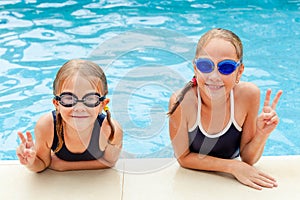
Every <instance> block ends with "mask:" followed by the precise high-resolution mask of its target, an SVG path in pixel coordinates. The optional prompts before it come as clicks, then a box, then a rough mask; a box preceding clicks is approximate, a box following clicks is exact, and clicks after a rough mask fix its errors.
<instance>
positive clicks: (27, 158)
mask: <svg viewBox="0 0 300 200" xmlns="http://www.w3.org/2000/svg"><path fill="white" fill-rule="evenodd" d="M18 136H19V138H20V139H21V144H20V146H18V148H17V156H18V158H19V160H20V163H21V164H23V165H31V164H32V163H33V162H34V160H35V157H36V151H35V149H34V143H33V139H32V135H31V133H30V132H29V131H27V132H26V136H27V138H26V137H25V136H24V135H23V134H22V133H21V132H18Z"/></svg>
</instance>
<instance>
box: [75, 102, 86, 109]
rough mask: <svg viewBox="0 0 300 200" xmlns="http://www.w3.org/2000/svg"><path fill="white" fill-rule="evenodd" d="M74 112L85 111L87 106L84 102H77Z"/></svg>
mask: <svg viewBox="0 0 300 200" xmlns="http://www.w3.org/2000/svg"><path fill="white" fill-rule="evenodd" d="M73 110H74V111H84V110H85V105H84V104H83V103H82V101H77V103H76V104H75V105H74V106H73Z"/></svg>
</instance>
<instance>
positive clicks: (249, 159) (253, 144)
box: [240, 133, 268, 165]
mask: <svg viewBox="0 0 300 200" xmlns="http://www.w3.org/2000/svg"><path fill="white" fill-rule="evenodd" d="M267 139H268V136H266V135H264V134H261V133H256V134H255V137H254V138H253V139H252V140H251V141H250V142H249V143H248V144H246V145H245V147H244V148H243V149H242V150H241V152H240V155H241V158H242V160H243V161H244V162H246V163H248V164H250V165H253V164H255V163H256V162H257V161H258V160H259V159H260V157H261V156H262V153H263V151H264V147H265V144H266V142H267Z"/></svg>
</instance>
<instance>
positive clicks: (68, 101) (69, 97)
mask: <svg viewBox="0 0 300 200" xmlns="http://www.w3.org/2000/svg"><path fill="white" fill-rule="evenodd" d="M55 99H56V100H57V101H58V102H59V103H60V105H62V106H64V107H73V106H75V105H76V104H77V103H78V102H82V103H83V104H84V105H85V106H87V107H90V108H94V107H96V106H98V105H99V104H100V103H101V102H102V101H103V100H104V99H105V96H102V97H101V96H100V94H98V93H88V94H86V95H84V97H83V98H82V100H79V99H78V97H77V96H76V95H75V94H73V93H71V92H63V93H61V94H60V95H59V96H55Z"/></svg>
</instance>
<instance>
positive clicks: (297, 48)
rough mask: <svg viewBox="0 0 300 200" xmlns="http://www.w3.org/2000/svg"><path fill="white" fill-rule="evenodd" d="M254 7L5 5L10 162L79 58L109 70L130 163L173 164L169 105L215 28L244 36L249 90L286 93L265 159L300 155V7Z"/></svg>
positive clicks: (3, 148) (1, 95) (1, 45)
mask: <svg viewBox="0 0 300 200" xmlns="http://www.w3.org/2000/svg"><path fill="white" fill-rule="evenodd" d="M246 2H247V4H246V3H243V2H242V1H238V0H232V1H227V0H220V1H194V0H190V1H179V0H177V1H171V0H165V1H159V2H156V1H153V2H146V1H142V0H137V1H130V0H128V1H123V0H122V1H121V0H113V1H88V0H87V1H79V0H77V1H48V2H47V1H38V0H25V1H1V2H0V56H1V57H0V65H1V67H0V109H1V113H0V137H1V138H0V143H1V145H0V159H2V160H8V159H16V156H15V148H16V146H17V145H18V143H19V141H18V139H17V135H16V132H17V131H18V130H20V131H25V130H30V131H32V132H33V129H34V125H35V122H36V121H37V119H38V118H39V117H40V116H41V115H42V114H44V113H46V112H50V111H51V110H52V109H53V106H52V103H51V100H52V81H53V80H54V77H55V74H56V72H57V70H58V69H59V67H60V66H61V65H62V64H63V63H64V62H66V61H67V60H69V59H72V58H83V59H90V60H93V61H95V62H97V63H98V64H100V65H101V66H102V67H103V68H104V69H105V73H106V75H107V77H108V84H109V95H108V97H109V98H111V100H112V102H111V107H112V114H113V116H114V118H116V119H117V120H118V121H119V122H120V123H121V124H122V126H123V128H124V134H125V135H124V154H126V155H129V156H133V157H153V156H155V157H170V156H172V155H173V152H172V149H171V146H170V141H169V136H168V123H167V122H168V119H167V117H166V115H165V113H166V112H167V107H168V99H169V96H170V95H171V94H172V93H173V92H174V91H175V90H177V89H179V88H181V87H182V86H183V84H184V83H185V82H186V81H188V80H189V79H190V78H191V76H192V74H193V71H192V65H191V60H192V58H193V56H194V52H195V46H196V42H197V40H198V39H199V37H200V36H201V35H202V34H203V33H204V32H206V31H207V30H209V29H211V28H214V27H223V28H227V29H231V30H232V31H234V32H235V33H237V34H238V35H239V36H240V37H241V39H242V41H243V44H244V54H245V55H244V63H245V72H244V74H243V80H244V81H252V82H254V83H255V84H257V85H258V86H259V87H260V89H261V90H262V93H263V94H264V92H265V90H266V89H267V88H272V89H273V90H278V89H283V90H284V95H283V96H282V98H281V100H280V103H279V105H278V109H277V110H278V114H279V115H280V117H281V121H280V124H279V126H278V128H277V129H276V130H275V131H274V132H273V133H272V135H271V136H270V139H269V140H268V142H267V145H266V148H265V152H264V155H294V154H300V135H299V134H298V132H299V130H300V125H299V123H298V120H299V119H300V114H299V113H300V89H299V85H300V81H299V75H300V72H299V66H298V63H299V61H298V60H299V52H300V42H299V38H300V1H299V0H293V1H292V0H283V1H280V0H264V1H259V2H250V1H246ZM263 97H264V95H262V98H263Z"/></svg>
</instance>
